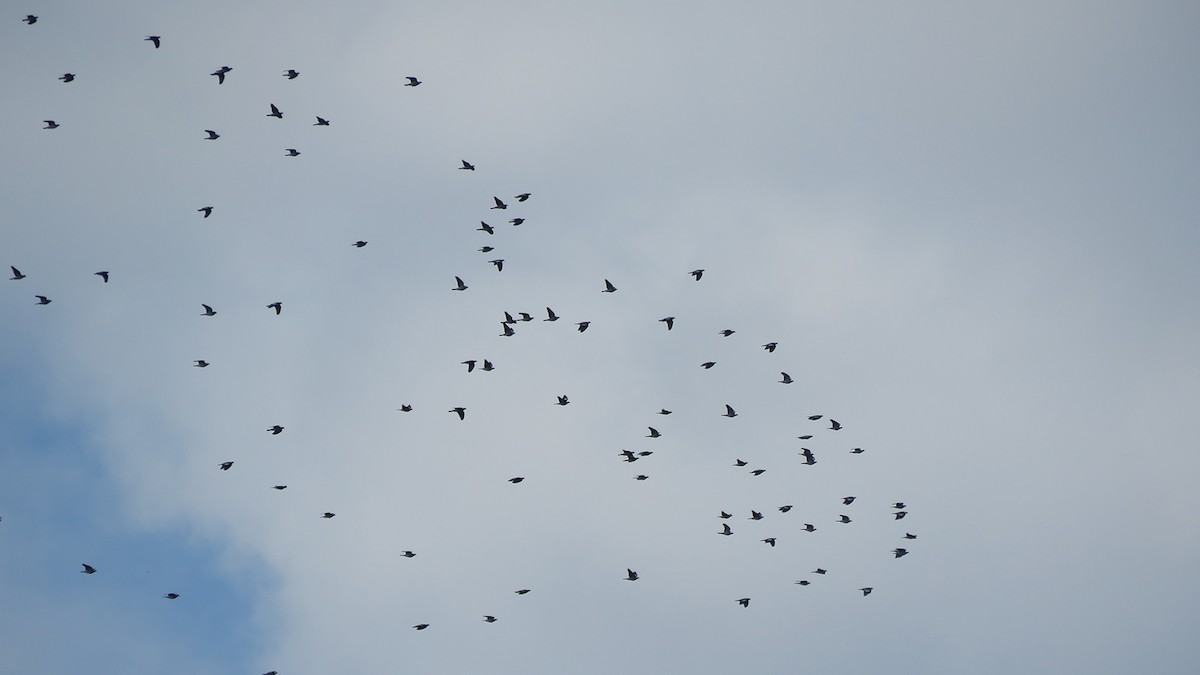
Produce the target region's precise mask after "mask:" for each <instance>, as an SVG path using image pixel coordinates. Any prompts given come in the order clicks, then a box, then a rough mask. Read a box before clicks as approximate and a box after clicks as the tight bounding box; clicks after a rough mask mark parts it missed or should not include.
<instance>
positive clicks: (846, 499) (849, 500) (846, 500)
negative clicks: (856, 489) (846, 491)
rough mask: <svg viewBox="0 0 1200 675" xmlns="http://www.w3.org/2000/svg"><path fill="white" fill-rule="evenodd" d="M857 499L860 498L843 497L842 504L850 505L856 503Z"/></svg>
mask: <svg viewBox="0 0 1200 675" xmlns="http://www.w3.org/2000/svg"><path fill="white" fill-rule="evenodd" d="M855 499H858V497H842V504H844V505H846V506H850V505H851V504H853V503H854V500H855Z"/></svg>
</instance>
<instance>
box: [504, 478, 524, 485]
mask: <svg viewBox="0 0 1200 675" xmlns="http://www.w3.org/2000/svg"><path fill="white" fill-rule="evenodd" d="M523 480H525V477H524V476H513V477H512V478H509V479H508V482H510V483H512V484H513V485H516V484H517V483H520V482H521V481H523Z"/></svg>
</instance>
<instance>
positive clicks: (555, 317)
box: [542, 307, 558, 321]
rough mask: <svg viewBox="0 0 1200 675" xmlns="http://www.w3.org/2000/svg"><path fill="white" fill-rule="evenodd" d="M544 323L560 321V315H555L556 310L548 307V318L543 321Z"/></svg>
mask: <svg viewBox="0 0 1200 675" xmlns="http://www.w3.org/2000/svg"><path fill="white" fill-rule="evenodd" d="M542 321H558V315H557V314H555V313H554V310H552V309H550V308H549V307H547V308H546V318H544V319H542Z"/></svg>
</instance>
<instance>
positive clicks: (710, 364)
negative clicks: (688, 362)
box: [700, 361, 717, 370]
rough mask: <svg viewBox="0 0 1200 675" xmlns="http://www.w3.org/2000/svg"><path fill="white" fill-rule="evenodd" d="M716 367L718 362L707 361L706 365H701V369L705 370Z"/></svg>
mask: <svg viewBox="0 0 1200 675" xmlns="http://www.w3.org/2000/svg"><path fill="white" fill-rule="evenodd" d="M715 365H717V362H716V361H705V362H704V363H701V364H700V367H701V368H703V369H705V370H708V369H709V368H712V367H713V366H715Z"/></svg>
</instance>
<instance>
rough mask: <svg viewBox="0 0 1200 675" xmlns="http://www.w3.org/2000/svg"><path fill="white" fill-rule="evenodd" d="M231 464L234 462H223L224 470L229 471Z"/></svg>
mask: <svg viewBox="0 0 1200 675" xmlns="http://www.w3.org/2000/svg"><path fill="white" fill-rule="evenodd" d="M231 466H233V462H221V470H222V471H228V470H229V468H230V467H231Z"/></svg>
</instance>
